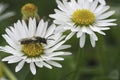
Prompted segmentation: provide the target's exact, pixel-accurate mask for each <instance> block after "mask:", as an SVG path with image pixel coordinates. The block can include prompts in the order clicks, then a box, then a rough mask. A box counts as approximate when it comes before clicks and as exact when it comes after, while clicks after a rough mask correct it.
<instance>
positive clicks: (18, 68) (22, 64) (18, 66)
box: [15, 60, 25, 72]
mask: <svg viewBox="0 0 120 80" xmlns="http://www.w3.org/2000/svg"><path fill="white" fill-rule="evenodd" d="M24 64H25V61H24V60H23V61H21V62H19V63H18V65H17V66H16V68H15V72H18V71H20V70H21V69H22V67H23V66H24Z"/></svg>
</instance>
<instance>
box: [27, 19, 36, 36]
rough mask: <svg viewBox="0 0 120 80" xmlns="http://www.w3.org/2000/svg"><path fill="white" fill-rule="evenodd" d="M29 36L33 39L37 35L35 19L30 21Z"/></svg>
mask: <svg viewBox="0 0 120 80" xmlns="http://www.w3.org/2000/svg"><path fill="white" fill-rule="evenodd" d="M28 29H29V35H30V37H33V36H34V35H35V31H36V20H35V19H31V18H30V19H29V27H28Z"/></svg>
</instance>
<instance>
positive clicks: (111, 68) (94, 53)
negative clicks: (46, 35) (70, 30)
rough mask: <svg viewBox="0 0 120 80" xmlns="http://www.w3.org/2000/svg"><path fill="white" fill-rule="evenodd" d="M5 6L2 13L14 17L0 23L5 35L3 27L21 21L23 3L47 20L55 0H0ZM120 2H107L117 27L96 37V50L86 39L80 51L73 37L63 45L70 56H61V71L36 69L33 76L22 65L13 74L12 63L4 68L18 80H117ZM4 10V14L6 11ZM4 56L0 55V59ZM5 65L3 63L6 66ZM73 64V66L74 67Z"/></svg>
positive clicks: (0, 38) (52, 11) (119, 71)
mask: <svg viewBox="0 0 120 80" xmlns="http://www.w3.org/2000/svg"><path fill="white" fill-rule="evenodd" d="M0 2H2V3H7V4H9V5H8V8H7V10H6V11H15V12H16V15H15V16H13V17H11V18H8V19H6V20H3V21H1V22H0V35H2V34H4V33H5V28H6V27H8V26H11V25H13V23H14V22H16V21H17V20H18V19H21V18H22V15H21V11H20V10H21V7H22V6H23V5H24V4H26V3H34V4H35V5H36V6H38V10H39V15H40V17H41V18H44V19H48V20H51V19H50V18H49V17H48V15H49V14H51V13H54V8H56V6H57V5H56V2H55V0H0ZM119 3H120V0H107V4H108V5H110V6H111V10H116V13H115V15H114V16H113V17H112V18H117V19H118V20H117V21H116V22H117V24H118V26H115V27H111V29H110V30H109V31H105V32H106V34H107V35H106V36H102V35H99V34H97V35H98V37H99V40H98V42H97V43H96V47H95V48H92V47H91V45H90V42H89V39H87V43H86V45H85V47H84V48H82V49H81V48H80V47H79V40H78V39H76V35H75V36H74V37H73V38H71V39H70V40H69V41H68V42H67V43H66V44H71V45H72V47H71V48H70V49H68V51H71V52H72V53H73V55H71V56H65V57H64V58H65V60H64V61H63V62H60V63H61V64H62V65H63V68H53V69H52V70H50V69H47V68H40V69H37V74H36V75H35V76H33V75H32V74H31V72H30V71H29V66H28V65H27V64H26V65H25V66H24V68H23V69H22V70H21V71H20V72H18V73H15V71H14V69H15V66H16V64H10V65H8V67H9V68H10V70H11V71H12V72H13V73H14V74H15V76H16V77H17V78H18V80H120V79H119V76H120V37H119V35H120V15H119V14H120V5H119ZM6 11H5V12H6ZM0 44H1V45H5V44H6V43H5V40H4V39H3V38H2V37H1V36H0ZM6 55H7V54H4V53H0V57H1V58H2V57H5V56H6ZM6 65H7V63H6ZM76 65H77V66H76Z"/></svg>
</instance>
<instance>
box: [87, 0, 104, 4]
mask: <svg viewBox="0 0 120 80" xmlns="http://www.w3.org/2000/svg"><path fill="white" fill-rule="evenodd" d="M89 1H90V2H93V0H89ZM98 1H99V2H100V3H101V4H102V5H106V2H105V0H98Z"/></svg>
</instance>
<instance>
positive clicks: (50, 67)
mask: <svg viewBox="0 0 120 80" xmlns="http://www.w3.org/2000/svg"><path fill="white" fill-rule="evenodd" d="M41 64H42V65H44V66H45V67H47V68H49V69H52V66H50V65H49V64H47V63H45V62H41Z"/></svg>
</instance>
